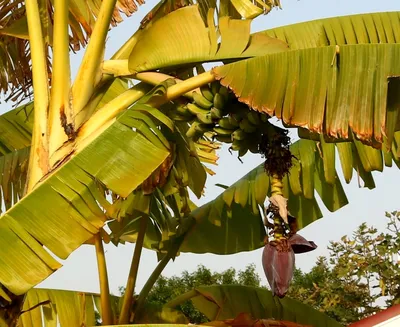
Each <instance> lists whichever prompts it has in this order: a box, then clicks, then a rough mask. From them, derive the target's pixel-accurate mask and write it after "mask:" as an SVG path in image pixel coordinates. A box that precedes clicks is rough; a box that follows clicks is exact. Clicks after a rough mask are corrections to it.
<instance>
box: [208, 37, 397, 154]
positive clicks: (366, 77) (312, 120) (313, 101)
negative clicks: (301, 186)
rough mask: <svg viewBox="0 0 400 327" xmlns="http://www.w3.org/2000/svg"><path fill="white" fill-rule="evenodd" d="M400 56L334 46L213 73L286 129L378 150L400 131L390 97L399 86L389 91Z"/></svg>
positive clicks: (391, 47)
mask: <svg viewBox="0 0 400 327" xmlns="http://www.w3.org/2000/svg"><path fill="white" fill-rule="evenodd" d="M399 56H400V44H383V43H381V44H355V45H354V44H352V45H343V46H340V47H338V46H335V45H330V46H325V47H318V48H309V49H300V50H291V51H286V52H281V53H274V54H269V55H265V56H259V57H256V58H251V59H247V60H242V61H239V62H235V63H232V64H228V65H224V66H219V67H216V68H214V69H213V72H214V74H215V76H216V77H217V79H219V80H220V81H221V83H222V84H223V85H224V86H226V87H229V88H231V89H232V90H233V91H234V93H235V95H236V96H237V97H238V98H239V101H241V102H244V103H246V104H248V105H249V106H251V107H252V108H253V109H254V110H257V111H260V112H265V113H267V114H268V115H271V116H276V117H277V118H279V119H282V122H283V123H284V124H285V125H286V126H288V127H290V126H292V127H293V126H296V127H304V128H306V129H308V130H310V131H311V132H316V133H319V134H324V135H327V136H330V137H333V138H342V139H349V138H350V137H351V135H352V134H354V135H355V137H356V138H358V139H360V140H361V141H363V142H364V143H367V144H372V145H374V146H375V147H380V145H381V144H382V143H383V142H384V135H385V134H387V138H388V140H389V141H390V140H392V138H393V133H394V131H397V130H399V129H400V122H399V120H400V115H398V110H400V109H399V106H397V108H395V110H396V111H397V113H396V114H395V115H389V112H390V110H391V109H390V107H389V106H388V102H387V99H388V96H389V94H390V92H394V93H395V94H398V93H399V92H400V87H399V84H398V83H397V84H393V86H392V90H391V91H390V90H389V83H388V81H389V80H388V77H390V76H399V75H400V66H399V65H398V62H397V59H396V58H398V57H399ZM377 62H378V63H379V65H377V64H376V63H377ZM259 81H263V83H260V82H259ZM310 90H313V92H312V96H310ZM397 104H398V102H397ZM388 119H389V120H388ZM389 126H394V128H388V127H389ZM389 146H390V144H389Z"/></svg>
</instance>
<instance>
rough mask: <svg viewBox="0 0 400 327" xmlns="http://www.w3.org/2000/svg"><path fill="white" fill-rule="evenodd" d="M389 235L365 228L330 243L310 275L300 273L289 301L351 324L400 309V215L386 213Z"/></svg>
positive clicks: (364, 225) (371, 228)
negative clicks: (392, 308)
mask: <svg viewBox="0 0 400 327" xmlns="http://www.w3.org/2000/svg"><path fill="white" fill-rule="evenodd" d="M386 217H387V218H388V223H387V230H386V231H385V232H382V233H378V231H377V229H376V228H374V227H372V226H367V225H366V224H365V223H364V224H362V225H360V226H359V227H358V229H357V230H356V231H355V232H354V233H353V235H352V236H350V237H348V236H343V237H342V238H341V240H340V241H337V242H330V246H329V247H328V249H329V257H328V259H327V258H323V257H320V258H318V260H317V263H316V265H315V266H314V267H313V268H312V269H311V271H310V272H308V273H303V272H302V271H301V270H299V269H296V271H295V274H294V278H293V283H292V284H291V287H290V290H289V293H288V296H290V297H292V298H295V299H299V300H301V301H302V302H304V303H307V304H309V305H311V306H312V307H314V308H316V309H318V310H321V311H323V312H325V313H326V314H327V315H329V316H330V317H332V318H334V319H336V320H338V321H339V322H341V323H343V324H348V323H351V322H354V321H357V320H359V319H362V318H364V317H367V316H369V315H371V314H373V313H375V312H377V311H380V310H382V309H384V308H387V307H390V306H391V305H393V304H396V303H400V266H399V261H398V260H399V255H400V212H397V211H394V212H392V213H388V212H387V213H386Z"/></svg>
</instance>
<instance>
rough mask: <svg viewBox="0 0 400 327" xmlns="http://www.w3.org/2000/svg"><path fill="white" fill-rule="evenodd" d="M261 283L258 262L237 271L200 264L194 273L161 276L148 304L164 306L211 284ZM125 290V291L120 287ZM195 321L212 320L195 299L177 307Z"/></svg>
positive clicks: (198, 322) (151, 292)
mask: <svg viewBox="0 0 400 327" xmlns="http://www.w3.org/2000/svg"><path fill="white" fill-rule="evenodd" d="M260 284H261V278H260V276H259V275H258V274H257V273H256V266H255V265H254V264H251V265H248V266H247V267H246V268H245V269H243V270H239V271H236V270H235V269H233V268H230V269H227V270H225V271H223V272H212V271H211V270H210V269H208V268H207V267H205V266H203V265H199V266H198V267H197V269H196V270H195V271H193V272H188V271H183V272H182V274H181V275H180V276H172V277H164V276H160V278H159V279H158V280H157V282H156V283H155V285H154V287H153V289H152V290H151V291H150V293H149V295H148V298H147V304H148V305H150V306H155V307H161V306H163V305H164V304H166V303H167V302H169V301H170V300H172V299H174V298H175V297H177V296H179V295H181V294H184V293H186V292H188V291H191V290H193V289H194V288H196V287H198V286H211V285H243V286H254V287H258V286H260ZM120 291H121V293H122V294H123V293H124V291H125V288H124V287H121V288H120ZM177 309H178V310H180V311H181V312H182V313H183V314H184V315H185V316H186V317H187V318H188V319H189V321H190V322H191V323H194V324H200V323H204V322H207V321H209V320H208V319H207V318H206V316H205V315H204V314H202V313H201V312H200V311H199V310H198V309H196V308H195V307H194V306H193V303H192V302H191V301H186V302H185V303H183V304H181V305H179V306H178V307H177Z"/></svg>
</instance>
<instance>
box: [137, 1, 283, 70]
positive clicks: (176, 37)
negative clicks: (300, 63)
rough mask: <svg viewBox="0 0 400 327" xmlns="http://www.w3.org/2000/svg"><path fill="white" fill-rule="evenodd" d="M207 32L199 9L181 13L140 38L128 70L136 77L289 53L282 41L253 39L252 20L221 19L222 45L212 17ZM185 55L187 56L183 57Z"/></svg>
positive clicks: (155, 25) (145, 32)
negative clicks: (180, 67) (168, 69)
mask: <svg viewBox="0 0 400 327" xmlns="http://www.w3.org/2000/svg"><path fill="white" fill-rule="evenodd" d="M209 19H210V20H209V21H208V26H209V28H207V27H206V26H205V24H204V21H203V20H202V18H201V15H200V12H199V9H198V7H197V6H189V7H184V8H181V9H178V10H176V11H173V12H171V13H170V14H168V15H166V16H164V17H162V18H160V19H159V20H157V21H156V22H154V24H152V25H149V26H148V27H147V28H146V29H145V30H143V32H142V33H140V35H139V39H138V40H137V42H136V45H135V46H134V47H133V49H132V51H131V55H130V57H129V70H130V71H131V73H137V72H141V71H146V70H154V69H158V68H165V67H171V66H177V65H183V64H192V63H195V62H203V61H217V60H222V59H234V58H236V59H239V58H248V57H253V56H260V55H264V54H267V53H275V52H281V51H286V50H287V45H286V43H285V42H282V41H281V40H278V39H275V38H271V37H269V36H267V35H258V36H256V37H253V36H251V35H250V23H251V20H235V19H230V18H229V17H222V18H221V19H220V22H219V31H220V33H221V38H222V39H221V43H220V44H218V42H217V35H216V30H215V28H216V27H215V26H214V21H213V16H212V15H210V16H209ZM182 54H184V56H182Z"/></svg>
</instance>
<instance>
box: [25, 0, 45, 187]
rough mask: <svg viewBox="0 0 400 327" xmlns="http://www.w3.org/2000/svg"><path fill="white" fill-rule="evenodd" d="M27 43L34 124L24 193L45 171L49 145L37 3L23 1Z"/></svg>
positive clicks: (43, 52)
mask: <svg viewBox="0 0 400 327" xmlns="http://www.w3.org/2000/svg"><path fill="white" fill-rule="evenodd" d="M26 15H27V20H28V31H29V35H30V38H29V43H30V48H31V58H32V75H33V95H34V107H35V114H34V115H35V116H34V125H33V132H32V146H31V152H30V160H29V167H28V179H27V184H26V187H25V191H26V193H29V192H30V191H32V189H33V187H34V186H35V185H36V183H37V182H38V181H39V180H40V179H41V178H42V177H43V176H44V175H45V174H47V172H48V171H49V156H48V154H49V144H48V131H47V115H48V113H47V111H48V107H49V84H48V75H47V64H46V59H47V58H46V53H45V42H44V38H43V33H42V24H41V22H40V14H39V7H38V2H37V1H36V0H27V1H26Z"/></svg>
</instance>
